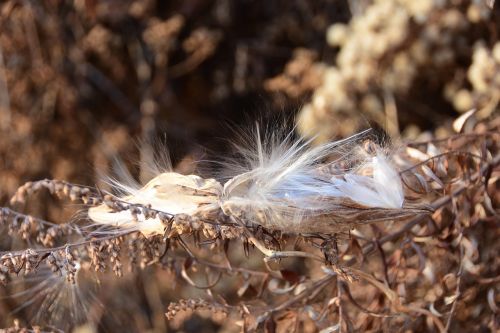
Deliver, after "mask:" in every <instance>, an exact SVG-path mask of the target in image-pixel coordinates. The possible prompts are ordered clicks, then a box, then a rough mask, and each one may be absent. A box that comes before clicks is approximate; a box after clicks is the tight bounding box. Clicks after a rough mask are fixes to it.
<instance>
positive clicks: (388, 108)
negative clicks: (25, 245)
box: [0, 0, 500, 332]
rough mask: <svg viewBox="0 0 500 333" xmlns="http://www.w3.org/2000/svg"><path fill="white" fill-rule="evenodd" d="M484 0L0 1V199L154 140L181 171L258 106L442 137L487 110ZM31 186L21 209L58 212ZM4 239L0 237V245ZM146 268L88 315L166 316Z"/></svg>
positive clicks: (495, 88) (157, 326)
mask: <svg viewBox="0 0 500 333" xmlns="http://www.w3.org/2000/svg"><path fill="white" fill-rule="evenodd" d="M489 4H490V6H488V2H487V1H465V0H455V1H431V0H419V1H396V0H387V1H369V0H350V1H348V0H319V1H306V0H277V1H251V0H239V1H230V0H188V1H175V0H174V1H159V0H142V1H132V0H126V1H125V0H46V1H34V0H33V1H31V0H8V1H3V2H2V3H1V4H0V133H1V134H0V161H1V162H0V167H1V169H0V202H1V203H2V205H5V204H6V203H7V202H8V199H9V197H10V196H11V195H12V194H13V193H14V192H15V190H16V189H17V187H18V186H20V185H21V184H23V183H24V182H26V181H30V180H38V179H43V178H50V179H52V178H55V179H64V180H68V181H71V182H74V183H79V184H87V185H94V184H99V185H100V186H104V187H105V185H104V184H101V183H100V180H99V175H102V174H109V173H110V170H111V168H112V166H113V160H114V159H116V158H120V159H123V160H124V161H125V162H126V163H127V164H128V165H129V168H130V169H131V171H132V174H133V175H134V176H135V177H136V178H137V179H141V178H142V179H146V178H147V176H148V175H145V174H142V173H141V172H144V171H141V170H140V168H139V167H138V165H139V163H137V162H138V161H141V160H146V161H147V160H148V159H150V158H151V154H153V153H152V151H151V149H150V148H148V147H151V143H154V142H164V143H166V144H167V146H168V148H169V153H168V154H169V156H170V158H171V159H172V161H173V165H174V167H175V169H176V170H177V171H179V172H182V173H192V172H194V170H195V169H196V167H197V163H196V161H198V160H217V159H219V158H220V157H221V156H224V155H225V154H227V151H226V148H227V145H226V144H225V143H224V139H229V140H231V139H232V137H233V136H234V130H232V129H234V128H238V126H243V127H248V126H253V122H254V121H255V120H256V119H260V121H263V122H264V123H265V122H267V121H269V122H272V121H275V120H274V119H286V121H287V122H288V123H289V125H290V127H293V126H295V122H296V126H297V129H298V131H299V133H300V134H301V135H304V136H315V137H316V140H317V141H325V140H329V139H334V138H339V137H344V136H346V135H349V134H352V133H354V132H355V131H356V130H359V129H361V128H366V127H368V126H374V127H379V128H381V129H382V130H383V131H385V132H386V133H388V134H389V135H390V136H392V137H394V138H395V139H396V140H412V139H416V138H425V137H426V135H429V133H434V134H435V135H436V136H438V137H440V136H445V135H449V134H450V132H449V130H447V128H449V125H450V123H451V122H452V121H453V120H454V119H455V118H456V117H457V116H459V115H460V114H462V113H464V112H467V111H469V110H471V109H473V108H476V109H477V110H480V111H479V112H478V113H479V116H478V117H480V118H482V119H485V118H487V117H491V116H492V115H493V114H495V113H496V112H497V111H498V108H497V105H498V100H499V98H500V82H499V81H498V77H500V70H499V67H500V45H499V44H498V42H497V38H498V33H499V28H498V24H497V23H498V17H499V16H498V11H495V9H493V10H492V9H491V8H492V6H493V5H492V4H493V2H489ZM497 7H498V6H497ZM495 73H497V74H498V75H496V79H495ZM231 128H232V129H231ZM138 147H139V149H138ZM141 147H142V149H141ZM39 196H40V198H41V200H33V203H32V204H31V206H30V207H29V212H30V213H33V214H35V215H36V216H39V217H43V218H46V219H48V220H55V221H58V220H59V221H60V220H65V219H68V218H69V217H70V216H71V214H72V210H71V209H67V208H64V209H61V207H62V206H61V205H60V204H58V203H56V202H55V201H54V200H53V199H51V198H50V197H49V196H48V195H45V194H40V195H39ZM12 242H13V241H12V240H10V239H7V237H4V236H0V246H1V247H2V248H1V249H2V250H4V249H8V248H11V247H12V246H14V245H15V244H13V243H12ZM152 274H153V273H151V272H148V271H147V270H146V271H143V272H139V273H137V274H136V275H128V276H126V277H125V278H123V279H122V280H118V282H116V283H113V287H112V288H111V289H109V290H108V292H107V293H106V292H105V293H104V294H103V295H104V296H105V298H106V299H107V302H111V303H113V302H118V303H120V306H121V307H123V306H125V308H124V310H123V311H122V312H120V313H114V314H113V315H109V316H107V315H104V314H103V315H102V318H103V319H102V322H101V323H100V324H101V326H102V327H104V328H103V331H107V332H113V331H123V332H125V331H148V330H150V331H156V332H161V331H165V330H166V327H167V323H166V322H165V317H164V312H165V300H168V299H177V298H178V297H177V295H176V294H175V293H173V292H172V290H171V289H169V288H167V287H166V286H162V285H161V283H160V284H158V281H164V283H165V284H170V282H169V281H165V279H166V278H168V277H167V276H164V275H161V274H164V273H162V272H155V273H154V274H160V275H161V276H156V277H155V278H156V280H155V281H156V282H151V281H150V280H152V278H151V275H152ZM148 281H149V282H148ZM103 283H104V282H103ZM130 286H133V287H130ZM169 287H170V288H171V287H172V285H169ZM1 288H3V287H0V293H1V292H2V290H3V289H1ZM155 288H156V289H155ZM177 292H178V293H182V292H180V291H177ZM124 293H125V294H128V295H127V297H129V298H131V299H133V301H130V302H128V301H127V302H126V303H125V304H126V305H125V304H124V300H127V298H124V299H123V298H117V297H114V295H121V294H124ZM155 293H157V295H156V296H155V295H153V294H155ZM159 295H162V296H161V297H160V296H159ZM167 304H168V302H167ZM14 308H16V304H15V301H12V300H5V299H2V300H0V326H2V327H4V326H5V327H6V326H11V325H12V320H13V318H14V317H18V318H21V321H23V320H24V321H25V322H26V321H28V319H27V318H28V317H29V314H28V313H27V312H26V313H25V312H23V311H24V310H21V311H20V312H17V314H16V315H8V314H9V313H10V312H11V311H12V309H14ZM130 314H134V324H130V320H128V319H127V316H130ZM124 316H125V317H124ZM127 325H133V326H132V327H130V326H128V327H127ZM169 325H171V327H172V328H174V329H181V330H184V331H186V332H213V331H217V330H219V328H220V327H223V326H224V324H223V323H222V322H220V321H219V322H217V321H216V320H215V321H214V320H212V319H210V318H202V317H200V316H198V315H196V318H195V319H192V320H190V321H186V322H182V320H181V319H178V320H177V322H173V323H171V324H169ZM176 325H177V326H176ZM233 329H234V327H233Z"/></svg>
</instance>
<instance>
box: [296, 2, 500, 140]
mask: <svg viewBox="0 0 500 333" xmlns="http://www.w3.org/2000/svg"><path fill="white" fill-rule="evenodd" d="M493 21H494V16H493V14H492V12H491V10H490V9H489V8H488V7H487V6H486V3H485V2H483V1H467V0H464V1H449V2H448V1H433V0H423V1H400V0H391V1H374V2H373V4H372V5H370V6H368V7H367V8H366V10H365V11H364V12H363V13H362V14H360V15H358V16H355V17H353V18H352V20H351V21H350V22H349V23H348V24H339V23H337V24H334V25H332V26H331V27H330V28H329V30H328V33H327V41H328V42H329V44H330V45H332V46H335V47H340V51H339V53H338V55H337V58H336V65H335V66H327V67H325V68H324V70H323V83H322V84H321V85H320V86H319V87H317V88H316V89H315V90H314V95H313V97H312V101H311V102H310V103H309V104H307V105H306V106H304V108H303V109H302V110H301V113H300V117H299V120H298V125H299V129H300V130H301V132H302V133H303V134H305V135H308V136H313V135H314V136H316V137H317V139H318V141H325V140H328V139H329V138H331V137H335V136H345V135H348V134H350V133H352V132H353V131H354V130H355V129H356V128H358V127H359V126H360V124H361V125H363V122H362V117H367V118H368V119H369V120H372V121H375V122H376V123H378V124H379V125H381V126H382V127H384V128H387V129H388V130H389V132H391V134H394V135H397V134H398V132H397V128H398V122H400V123H403V124H408V123H409V121H408V120H409V119H411V120H412V121H411V123H413V124H414V123H422V122H426V121H429V119H432V118H433V117H437V116H438V115H437V114H436V113H435V112H434V110H432V109H433V108H435V107H441V108H448V110H449V112H451V111H452V110H451V108H449V107H448V106H446V100H448V101H450V102H452V103H453V104H454V105H455V106H456V107H457V109H458V111H460V112H464V111H468V110H469V109H470V108H473V107H476V108H480V107H483V106H484V103H485V102H486V103H490V104H493V105H490V107H489V109H488V110H489V111H485V112H483V113H484V114H485V116H488V115H489V114H490V113H491V112H492V110H493V109H494V108H495V106H496V103H497V102H498V101H495V98H494V96H495V94H498V92H497V91H498V88H496V85H495V83H493V82H492V81H494V79H492V78H494V77H495V74H494V73H497V72H498V70H497V69H496V67H495V64H494V62H495V60H493V55H491V51H490V53H488V51H486V50H484V47H481V48H479V49H478V51H476V52H474V46H473V45H474V43H476V42H479V41H481V42H483V43H486V44H489V43H491V41H490V40H489V39H488V38H487V36H488V31H492V30H495V31H497V32H496V33H498V27H497V26H496V25H495V24H494V22H493ZM473 54H474V56H473ZM488 54H490V55H488ZM470 63H472V65H471V67H470V69H469V71H468V79H469V81H470V83H471V84H472V86H473V89H474V91H476V90H477V93H476V92H475V93H474V94H477V97H476V96H474V97H473V96H469V95H470V94H466V92H464V91H461V92H460V93H458V92H457V91H458V90H460V89H464V88H465V87H466V84H467V82H466V80H465V76H466V75H465V72H466V70H467V67H466V66H467V65H468V64H470ZM479 67H481V68H479ZM484 73H488V74H486V76H485V74H484ZM489 77H490V78H489ZM490 82H491V83H490ZM486 87H487V88H486ZM486 89H488V90H491V92H487V91H486ZM430 96H432V97H430ZM485 100H486V101H485ZM436 101H441V102H440V103H437V102H436ZM394 108H397V110H399V111H402V112H400V117H401V114H403V115H404V116H406V115H407V114H412V117H411V118H409V119H398V117H397V115H396V113H395V112H394ZM359 112H361V113H359ZM406 117H408V116H406ZM338 124H342V125H341V126H339V125H338Z"/></svg>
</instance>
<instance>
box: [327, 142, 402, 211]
mask: <svg viewBox="0 0 500 333" xmlns="http://www.w3.org/2000/svg"><path fill="white" fill-rule="evenodd" d="M360 169H371V175H369V176H367V175H360V174H357V173H356V172H348V173H346V174H344V175H343V176H342V177H341V178H338V177H335V176H333V177H332V179H331V181H332V183H333V186H334V187H335V188H336V189H337V190H338V191H339V192H340V193H341V195H342V196H344V197H347V198H349V199H350V200H352V201H354V202H356V203H358V204H360V205H363V206H366V207H377V208H388V209H401V208H402V207H403V203H404V191H403V183H402V181H401V177H400V175H399V173H398V172H397V171H396V169H395V168H394V166H393V165H392V164H391V163H390V161H389V159H388V157H387V156H386V155H385V154H384V153H383V152H382V151H381V150H378V151H377V154H376V156H373V157H371V158H369V160H368V161H367V162H366V163H364V164H363V165H362V167H361V168H360Z"/></svg>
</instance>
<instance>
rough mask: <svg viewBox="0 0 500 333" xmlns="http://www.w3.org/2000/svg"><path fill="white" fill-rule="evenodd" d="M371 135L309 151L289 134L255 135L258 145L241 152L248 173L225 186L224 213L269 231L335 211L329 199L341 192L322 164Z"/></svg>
mask: <svg viewBox="0 0 500 333" xmlns="http://www.w3.org/2000/svg"><path fill="white" fill-rule="evenodd" d="M367 132H368V131H364V132H361V133H359V134H356V135H354V136H352V137H349V138H347V139H344V140H340V141H336V142H330V143H326V144H323V145H320V146H317V147H311V146H310V141H304V140H293V139H292V138H291V134H289V135H287V136H286V137H284V138H280V137H279V136H275V135H271V136H270V137H267V138H266V137H264V138H261V136H260V132H259V131H258V130H257V132H256V141H255V143H254V145H253V146H252V147H243V148H240V154H241V155H242V157H243V161H244V164H243V165H245V166H246V167H247V170H246V171H245V172H243V173H241V174H240V175H238V176H236V177H234V178H232V179H231V180H229V181H228V182H227V183H226V184H225V185H224V191H223V196H222V199H221V203H222V210H223V211H224V213H226V215H236V216H239V217H244V218H246V219H250V220H253V221H254V222H257V223H261V224H264V225H267V226H270V225H273V226H279V225H283V226H284V225H286V224H289V223H300V222H302V221H303V220H304V218H306V217H308V216H314V215H319V214H324V213H325V212H327V211H328V210H330V209H331V206H332V203H331V202H330V201H329V200H328V199H329V198H332V197H337V196H338V195H339V194H341V192H339V190H338V189H336V188H335V187H334V186H332V183H331V182H330V181H329V179H328V178H326V177H324V176H323V175H321V174H320V173H319V172H318V167H319V165H320V163H322V162H325V159H326V158H327V157H330V156H332V155H333V153H334V152H338V151H340V150H342V149H341V148H345V146H348V145H352V144H353V143H354V142H356V140H357V139H359V138H360V137H362V136H364V135H365V134H366V133H367ZM252 148H253V149H252ZM344 150H345V149H344Z"/></svg>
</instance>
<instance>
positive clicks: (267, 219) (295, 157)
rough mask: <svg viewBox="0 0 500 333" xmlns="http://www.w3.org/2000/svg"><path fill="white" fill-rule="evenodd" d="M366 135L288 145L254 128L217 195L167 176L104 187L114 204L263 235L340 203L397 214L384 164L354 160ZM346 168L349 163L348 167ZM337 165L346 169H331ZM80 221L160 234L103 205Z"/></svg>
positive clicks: (398, 204)
mask: <svg viewBox="0 0 500 333" xmlns="http://www.w3.org/2000/svg"><path fill="white" fill-rule="evenodd" d="M369 132H370V130H365V131H362V132H360V133H357V134H355V135H353V136H351V137H348V138H346V139H343V140H339V141H334V142H329V143H324V144H321V145H318V146H312V145H311V143H312V139H311V140H304V139H302V138H299V139H294V138H293V137H292V136H293V132H289V133H288V134H287V135H280V134H279V133H275V132H272V131H271V132H270V133H268V134H267V135H264V136H261V133H260V131H259V129H258V127H257V129H256V131H255V133H254V134H253V135H251V136H249V137H252V138H253V142H249V140H246V142H244V144H243V145H239V146H237V145H236V148H237V154H238V155H239V158H238V159H234V160H233V161H232V163H226V168H227V169H229V170H228V173H232V174H233V175H234V176H233V177H232V178H230V179H229V180H228V181H227V182H226V183H225V184H224V186H223V187H222V186H221V185H220V183H219V182H217V181H216V180H215V179H203V178H201V177H198V176H195V175H188V176H184V175H180V174H177V173H174V172H163V173H160V174H159V175H157V176H156V177H155V178H153V179H152V180H151V181H150V182H149V183H147V184H146V185H145V186H143V187H141V186H139V185H138V184H134V183H133V182H129V183H130V184H131V185H126V184H123V183H120V182H119V181H116V180H111V181H110V184H111V185H112V186H113V187H114V188H115V189H117V190H118V191H119V192H121V193H122V194H123V195H122V196H121V197H120V200H122V201H124V202H127V203H130V204H140V205H147V206H150V207H151V208H153V209H156V210H158V211H162V212H165V213H168V214H172V215H175V214H186V215H190V216H191V215H193V214H196V213H197V212H198V211H199V209H200V207H209V208H210V209H222V211H223V212H224V214H225V215H227V216H233V217H240V218H242V219H247V220H251V221H252V222H254V223H258V224H262V225H263V226H265V227H266V226H267V227H270V226H271V227H279V228H286V226H287V225H290V223H304V222H307V221H309V222H311V223H314V217H315V216H318V215H328V214H335V212H336V211H337V212H338V210H339V209H342V207H343V206H342V205H343V204H344V203H345V202H346V201H352V202H354V203H356V204H357V205H358V206H362V207H365V208H383V209H401V208H402V207H403V203H404V191H403V186H402V181H401V178H400V176H399V174H398V172H397V170H396V169H395V167H394V166H393V164H392V163H391V161H390V158H389V157H388V156H387V155H386V154H385V153H384V151H383V150H382V149H381V148H377V149H375V151H376V153H375V154H372V155H369V154H366V151H365V155H364V156H362V158H361V159H360V157H359V154H358V151H359V150H360V145H359V141H360V140H361V139H365V138H366V137H367V134H368V133H369ZM332 157H333V158H334V159H333V161H332ZM352 161H356V162H355V163H354V166H352V164H353V163H352ZM346 162H347V163H346ZM343 164H348V165H349V167H348V168H347V169H342V167H341V168H338V166H339V165H343ZM330 167H332V168H330ZM323 169H325V170H329V169H335V170H342V172H338V173H334V172H333V171H326V172H325V171H324V170H323ZM125 178H130V177H125ZM362 207H361V208H362ZM88 215H89V217H90V218H91V219H92V220H93V221H94V222H96V223H98V224H104V225H108V226H116V227H118V228H121V229H129V230H138V231H141V232H142V233H143V234H145V235H151V234H161V233H162V232H163V228H164V226H163V223H162V222H161V221H160V220H159V219H158V218H154V219H146V218H145V217H144V216H142V215H141V214H139V215H138V216H133V215H132V213H131V212H130V211H128V210H125V211H120V212H114V211H113V210H112V209H111V208H109V207H107V206H106V205H101V206H98V207H94V208H91V209H89V213H88Z"/></svg>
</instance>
